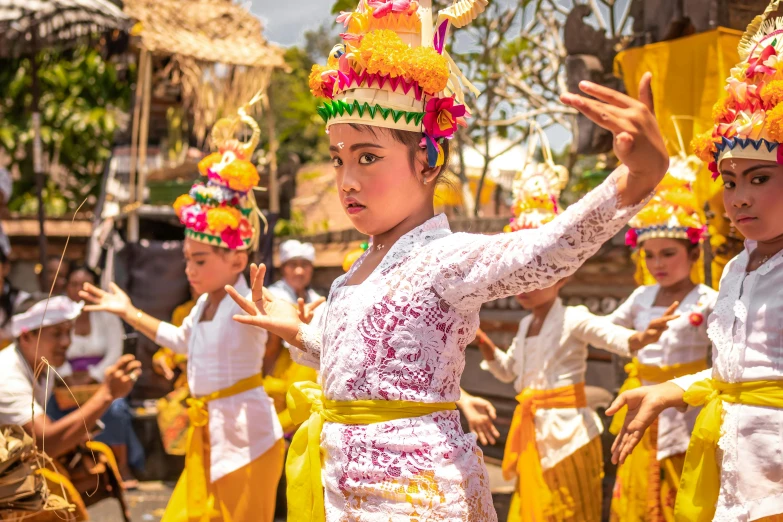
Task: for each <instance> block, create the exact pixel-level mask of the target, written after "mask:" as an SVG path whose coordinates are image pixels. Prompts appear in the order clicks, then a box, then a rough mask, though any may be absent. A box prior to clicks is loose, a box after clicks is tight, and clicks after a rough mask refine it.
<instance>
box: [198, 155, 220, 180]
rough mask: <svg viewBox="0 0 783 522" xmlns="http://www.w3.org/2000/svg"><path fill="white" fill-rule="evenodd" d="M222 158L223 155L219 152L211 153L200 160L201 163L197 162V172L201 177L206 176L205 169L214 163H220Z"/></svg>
mask: <svg viewBox="0 0 783 522" xmlns="http://www.w3.org/2000/svg"><path fill="white" fill-rule="evenodd" d="M222 158H223V154H221V153H220V152H213V153H212V154H209V155H207V156H205V157H204V158H202V160H201V161H199V162H198V171H199V173H200V174H201V175H202V176H206V175H207V169H209V167H211V166H212V165H214V164H215V163H220V160H221V159H222Z"/></svg>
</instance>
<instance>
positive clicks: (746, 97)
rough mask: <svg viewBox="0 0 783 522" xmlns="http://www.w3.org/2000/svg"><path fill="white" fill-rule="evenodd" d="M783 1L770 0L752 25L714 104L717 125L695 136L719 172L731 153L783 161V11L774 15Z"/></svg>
mask: <svg viewBox="0 0 783 522" xmlns="http://www.w3.org/2000/svg"><path fill="white" fill-rule="evenodd" d="M779 4H780V0H773V1H772V2H770V4H769V6H768V7H767V9H766V10H765V11H764V13H763V14H761V15H759V16H757V17H756V18H754V19H753V21H752V22H751V23H750V25H748V28H747V30H746V32H745V34H744V35H743V37H742V39H741V40H740V44H739V47H738V51H739V56H740V60H741V61H740V63H739V64H737V65H736V66H735V67H734V68H733V69H732V70H731V76H729V78H728V79H727V80H726V91H727V93H728V96H726V97H725V98H724V99H722V100H720V101H719V102H718V103H717V104H715V107H714V108H713V111H712V113H713V119H714V126H713V128H712V130H710V131H708V132H707V133H705V134H703V135H701V136H697V137H696V138H695V139H694V140H693V143H692V146H693V150H694V153H695V154H696V155H698V156H699V157H700V158H701V159H702V160H703V161H705V162H709V167H710V170H711V171H712V173H713V177H714V178H716V177H717V176H718V166H719V164H720V162H721V161H723V160H724V159H728V158H746V159H756V160H762V161H774V162H777V163H778V164H783V149H781V147H780V143H781V141H783V17H778V18H770V15H771V14H772V13H774V12H775V11H776V10H777V8H778V6H779Z"/></svg>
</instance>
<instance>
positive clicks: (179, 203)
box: [172, 194, 196, 216]
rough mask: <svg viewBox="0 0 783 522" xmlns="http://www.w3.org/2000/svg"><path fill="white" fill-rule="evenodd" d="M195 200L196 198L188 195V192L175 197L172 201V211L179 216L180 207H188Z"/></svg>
mask: <svg viewBox="0 0 783 522" xmlns="http://www.w3.org/2000/svg"><path fill="white" fill-rule="evenodd" d="M195 202H196V200H195V199H193V198H192V197H190V195H189V194H182V195H181V196H180V197H178V198H177V200H176V201H175V202H174V204H173V205H172V206H173V207H174V212H176V213H177V215H178V216H179V215H180V211H181V210H182V207H189V206H190V205H192V204H193V203H195Z"/></svg>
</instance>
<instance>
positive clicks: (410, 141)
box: [348, 123, 449, 184]
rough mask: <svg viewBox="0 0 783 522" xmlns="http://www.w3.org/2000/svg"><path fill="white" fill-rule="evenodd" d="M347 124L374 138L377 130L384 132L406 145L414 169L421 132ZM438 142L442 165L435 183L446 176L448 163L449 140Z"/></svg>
mask: <svg viewBox="0 0 783 522" xmlns="http://www.w3.org/2000/svg"><path fill="white" fill-rule="evenodd" d="M348 125H350V126H351V128H352V129H355V130H358V131H360V132H361V131H367V132H369V133H371V134H372V135H373V136H374V137H376V138H377V137H378V132H383V133H386V134H388V135H389V136H391V137H392V139H394V141H396V142H398V143H402V144H403V145H405V146H407V147H408V160H409V161H410V164H411V169H413V170H416V156H418V154H419V153H420V152H421V151H422V148H421V147H420V145H419V144H420V143H421V138H422V134H421V133H420V132H411V131H405V130H399V129H387V128H385V127H375V126H373V125H364V124H359V123H349V124H348ZM438 143H439V144H440V146H441V148H442V149H443V165H442V166H441V168H440V172H439V173H438V178H437V179H436V180H435V183H436V184H437V183H440V182H442V181H444V179H445V177H446V167H447V165H448V164H449V140H447V139H445V138H444V139H441V140H439V141H438Z"/></svg>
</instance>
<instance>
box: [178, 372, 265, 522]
mask: <svg viewBox="0 0 783 522" xmlns="http://www.w3.org/2000/svg"><path fill="white" fill-rule="evenodd" d="M262 383H263V376H262V375H261V374H260V373H258V374H256V375H253V376H251V377H248V378H246V379H242V380H241V381H238V382H236V383H234V384H233V385H231V386H229V387H228V388H224V389H222V390H218V391H216V392H214V393H211V394H209V395H205V396H204V397H198V398H190V399H188V416H189V417H190V428H189V429H188V445H187V453H186V454H185V472H186V473H188V471H189V473H188V474H187V512H188V518H189V519H190V520H199V521H202V520H203V521H208V520H210V518H211V517H212V516H213V515H214V513H212V511H214V508H213V507H211V506H209V505H207V498H208V489H207V480H208V477H207V474H206V473H202V472H197V471H194V470H206V469H208V464H209V463H208V462H205V461H204V458H205V455H208V453H206V452H205V451H204V441H205V440H207V439H208V432H207V425H208V423H209V411H208V410H207V403H209V402H211V401H214V400H216V399H225V398H226V397H232V396H234V395H239V394H240V393H244V392H246V391H248V390H252V389H253V388H258V387H259V386H261V385H262ZM168 510H169V508H167V511H168ZM163 519H164V520H166V515H165V514H164V516H163Z"/></svg>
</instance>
